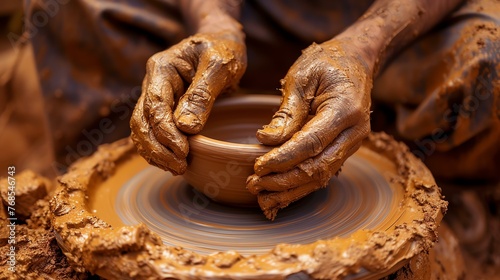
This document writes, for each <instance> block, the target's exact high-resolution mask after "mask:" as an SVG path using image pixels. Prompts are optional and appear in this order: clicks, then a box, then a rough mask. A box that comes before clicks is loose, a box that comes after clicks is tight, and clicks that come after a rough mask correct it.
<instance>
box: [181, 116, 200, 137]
mask: <svg viewBox="0 0 500 280" xmlns="http://www.w3.org/2000/svg"><path fill="white" fill-rule="evenodd" d="M177 126H179V128H180V129H181V130H182V131H184V132H186V133H198V132H199V130H200V129H201V121H200V119H199V118H198V116H196V115H195V114H192V113H190V112H183V113H181V114H180V116H179V117H178V118H177Z"/></svg>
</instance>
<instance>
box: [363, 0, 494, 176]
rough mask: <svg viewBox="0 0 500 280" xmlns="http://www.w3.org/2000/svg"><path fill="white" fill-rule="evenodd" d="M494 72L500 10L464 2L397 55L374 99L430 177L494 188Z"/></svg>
mask: <svg viewBox="0 0 500 280" xmlns="http://www.w3.org/2000/svg"><path fill="white" fill-rule="evenodd" d="M499 65H500V3H499V2H498V1H492V0H483V1H469V2H467V3H466V4H465V5H463V6H462V7H461V8H460V9H458V10H457V11H456V12H454V13H453V15H452V16H450V17H449V18H448V19H447V20H445V21H444V22H443V23H442V24H440V25H439V26H437V27H436V28H435V30H434V31H432V32H430V33H429V34H428V35H426V36H424V37H423V38H421V39H420V40H418V41H417V42H416V43H415V44H413V45H412V46H411V47H409V48H408V49H407V50H405V51H404V52H402V53H401V55H399V56H398V57H397V58H396V59H395V60H394V61H393V62H392V63H391V64H390V65H389V66H388V67H387V69H386V70H385V72H384V73H383V74H382V75H381V76H380V77H379V79H378V80H377V81H376V83H375V85H374V90H373V96H374V98H375V99H378V100H379V101H381V102H384V103H387V104H389V105H390V107H392V108H393V109H394V110H395V113H396V122H395V124H394V125H395V129H396V130H395V133H397V134H398V136H399V137H400V138H401V139H403V140H405V141H406V142H407V144H408V145H409V146H410V148H411V150H412V151H413V152H414V153H415V154H416V155H417V156H419V157H420V158H421V159H423V160H424V161H425V163H426V164H427V165H428V166H429V168H430V169H431V170H432V171H433V173H434V176H435V177H438V178H439V179H446V180H455V181H458V182H461V183H463V182H464V180H476V181H477V180H479V181H482V180H493V181H497V180H498V179H499V178H500V173H499V172H498V167H499V166H500V83H499V78H500V76H499V74H500V66H499ZM374 110H375V112H374V113H381V112H377V108H375V109H374Z"/></svg>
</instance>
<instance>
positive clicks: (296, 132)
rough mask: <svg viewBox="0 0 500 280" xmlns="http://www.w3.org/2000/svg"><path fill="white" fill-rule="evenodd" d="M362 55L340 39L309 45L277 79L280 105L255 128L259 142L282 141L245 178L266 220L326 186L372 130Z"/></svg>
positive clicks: (368, 82)
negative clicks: (279, 78) (262, 123)
mask: <svg viewBox="0 0 500 280" xmlns="http://www.w3.org/2000/svg"><path fill="white" fill-rule="evenodd" d="M365 56H366V54H365V53H363V52H362V51H361V50H357V49H356V48H354V47H352V46H350V44H349V43H348V42H344V41H341V40H336V39H333V40H330V41H327V42H325V43H323V44H321V45H317V44H313V45H312V46H310V47H308V48H307V49H306V50H304V51H303V54H302V55H301V56H300V57H299V59H298V60H297V61H296V62H295V63H294V64H293V66H292V67H291V68H290V70H289V71H288V73H287V75H286V77H285V78H284V79H283V80H282V81H281V84H282V92H283V100H282V104H281V107H280V109H279V110H278V112H276V114H275V115H274V116H273V119H272V121H271V123H270V124H269V125H266V126H264V128H263V129H261V130H259V131H258V132H257V138H258V139H259V141H261V142H262V143H263V144H266V145H281V146H279V147H277V148H274V149H273V150H271V151H270V152H268V153H267V154H265V155H263V156H261V157H259V158H258V159H257V161H256V163H255V166H254V169H255V174H254V175H252V176H250V177H249V178H248V180H247V189H248V190H249V191H250V192H251V193H253V194H260V195H259V204H260V206H261V208H262V210H263V211H264V213H265V214H266V216H267V217H268V218H269V219H274V217H275V216H276V213H277V211H278V210H279V209H281V208H284V207H286V206H287V205H288V204H289V203H291V202H293V201H295V200H298V199H300V198H302V197H304V196H305V195H307V194H309V193H311V192H313V191H315V190H317V189H319V188H321V187H324V186H326V185H327V184H328V182H329V180H330V178H331V177H333V176H334V175H335V174H336V173H337V172H338V171H339V170H340V167H341V166H342V164H343V163H344V162H345V160H346V159H347V158H348V157H349V156H351V155H352V154H353V153H354V152H355V151H356V150H357V149H358V148H359V147H360V145H361V142H362V140H363V139H364V138H365V137H366V136H367V135H368V133H369V132H370V102H371V101H370V100H371V98H370V91H371V88H372V78H373V77H372V76H373V70H372V69H373V67H370V65H369V63H367V62H366V60H365V59H364V57H365ZM310 115H312V118H309V116H310Z"/></svg>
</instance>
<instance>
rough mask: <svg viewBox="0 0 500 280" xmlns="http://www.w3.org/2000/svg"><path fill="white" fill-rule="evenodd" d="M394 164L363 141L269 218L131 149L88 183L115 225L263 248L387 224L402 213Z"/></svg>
mask: <svg viewBox="0 0 500 280" xmlns="http://www.w3.org/2000/svg"><path fill="white" fill-rule="evenodd" d="M395 172H396V171H395V167H394V165H393V164H392V163H391V162H390V161H389V160H385V159H384V158H383V157H381V156H379V155H377V154H375V153H374V152H372V151H370V150H368V149H364V148H361V149H360V150H359V151H358V152H357V153H356V154H355V155H354V156H352V157H351V158H350V159H348V161H346V163H345V165H344V167H343V169H342V173H341V174H340V175H339V177H338V178H333V179H332V180H331V181H330V184H329V186H328V187H327V188H325V189H322V190H320V191H317V192H315V193H313V194H312V195H310V196H308V197H306V198H304V199H302V200H300V201H298V202H296V203H294V204H292V205H290V206H289V207H287V208H285V209H284V210H282V211H281V212H280V213H279V215H278V217H277V219H276V220H275V221H273V222H271V221H269V220H267V219H266V218H265V217H264V215H263V214H262V212H261V211H260V209H259V208H237V207H231V206H226V205H222V204H218V203H216V202H212V201H210V200H209V199H208V198H207V197H205V196H204V195H203V194H201V193H199V192H197V191H196V190H194V189H193V188H192V187H190V186H189V185H188V184H187V183H186V182H185V181H184V179H183V178H182V176H172V175H171V174H170V173H166V172H164V171H162V170H160V169H158V168H156V167H152V166H149V165H148V164H147V163H146V162H145V161H144V160H143V159H142V158H141V157H139V156H133V157H132V158H131V159H129V160H128V161H126V162H124V163H122V164H121V166H120V167H119V168H118V169H117V172H116V173H115V174H114V175H113V176H111V177H110V178H109V179H108V180H106V181H105V182H104V183H102V184H100V185H99V186H97V187H96V188H95V189H93V190H92V191H91V195H90V198H89V200H90V201H89V207H90V208H91V210H92V211H93V212H94V213H95V214H96V215H97V216H99V217H100V218H102V219H103V220H105V221H106V222H108V223H110V224H111V225H113V226H122V225H136V224H138V223H144V224H145V225H147V226H148V227H149V228H150V229H151V230H152V231H154V232H156V233H157V234H159V235H160V236H161V238H162V240H163V242H164V243H165V244H166V245H171V246H181V247H183V248H185V249H188V250H192V251H195V252H198V253H202V254H210V253H214V252H217V251H227V250H236V251H238V252H240V253H241V254H243V255H251V254H260V253H264V252H267V251H269V250H270V249H272V248H273V247H275V246H276V244H279V243H291V244H306V243H311V242H314V241H316V240H320V239H330V238H333V237H336V236H339V237H346V236H349V235H350V234H352V233H354V232H355V231H357V230H360V229H373V230H383V229H388V228H390V227H391V226H392V225H393V224H394V223H396V222H397V220H398V218H399V217H400V216H401V214H402V211H401V209H402V207H401V205H399V203H400V202H401V201H402V200H403V192H404V191H403V190H402V189H401V187H400V186H395V185H392V184H391V183H390V178H391V174H395Z"/></svg>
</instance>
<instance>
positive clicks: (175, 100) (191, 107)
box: [130, 33, 246, 175]
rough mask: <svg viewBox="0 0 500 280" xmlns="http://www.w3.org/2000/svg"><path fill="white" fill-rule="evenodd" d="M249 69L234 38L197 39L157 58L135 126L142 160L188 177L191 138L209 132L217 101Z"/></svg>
mask: <svg viewBox="0 0 500 280" xmlns="http://www.w3.org/2000/svg"><path fill="white" fill-rule="evenodd" d="M245 69H246V48H245V45H244V43H243V42H242V40H240V39H236V38H234V37H233V36H231V34H229V33H211V34H208V33H207V34H197V35H194V36H191V37H189V38H187V39H185V40H183V41H181V42H180V43H178V44H177V45H175V46H173V47H171V48H169V49H167V50H165V51H163V52H160V53H157V54H155V55H153V56H152V57H151V58H150V59H149V60H148V62H147V69H146V76H145V78H144V81H143V84H142V95H141V97H140V98H139V100H138V102H137V105H136V107H135V110H134V113H133V115H132V119H131V122H130V126H131V130H132V133H131V138H132V139H133V141H134V143H135V145H136V146H137V150H138V152H139V154H140V155H141V156H143V157H144V158H145V159H146V160H147V161H148V162H149V163H150V164H152V165H155V166H158V167H160V168H162V169H164V170H168V171H171V172H172V173H173V174H176V175H177V174H182V173H184V172H185V170H186V167H187V163H186V156H187V154H188V151H189V145H188V141H187V136H186V135H187V134H196V133H198V132H199V131H200V130H201V129H202V128H203V126H204V124H205V122H206V120H207V118H208V115H209V114H210V110H211V108H212V105H213V103H214V101H215V99H216V98H217V96H218V95H219V94H220V93H221V92H223V91H225V90H228V89H231V88H234V87H235V86H236V85H237V84H238V82H239V80H240V78H241V76H242V75H243V73H244V72H245Z"/></svg>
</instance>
